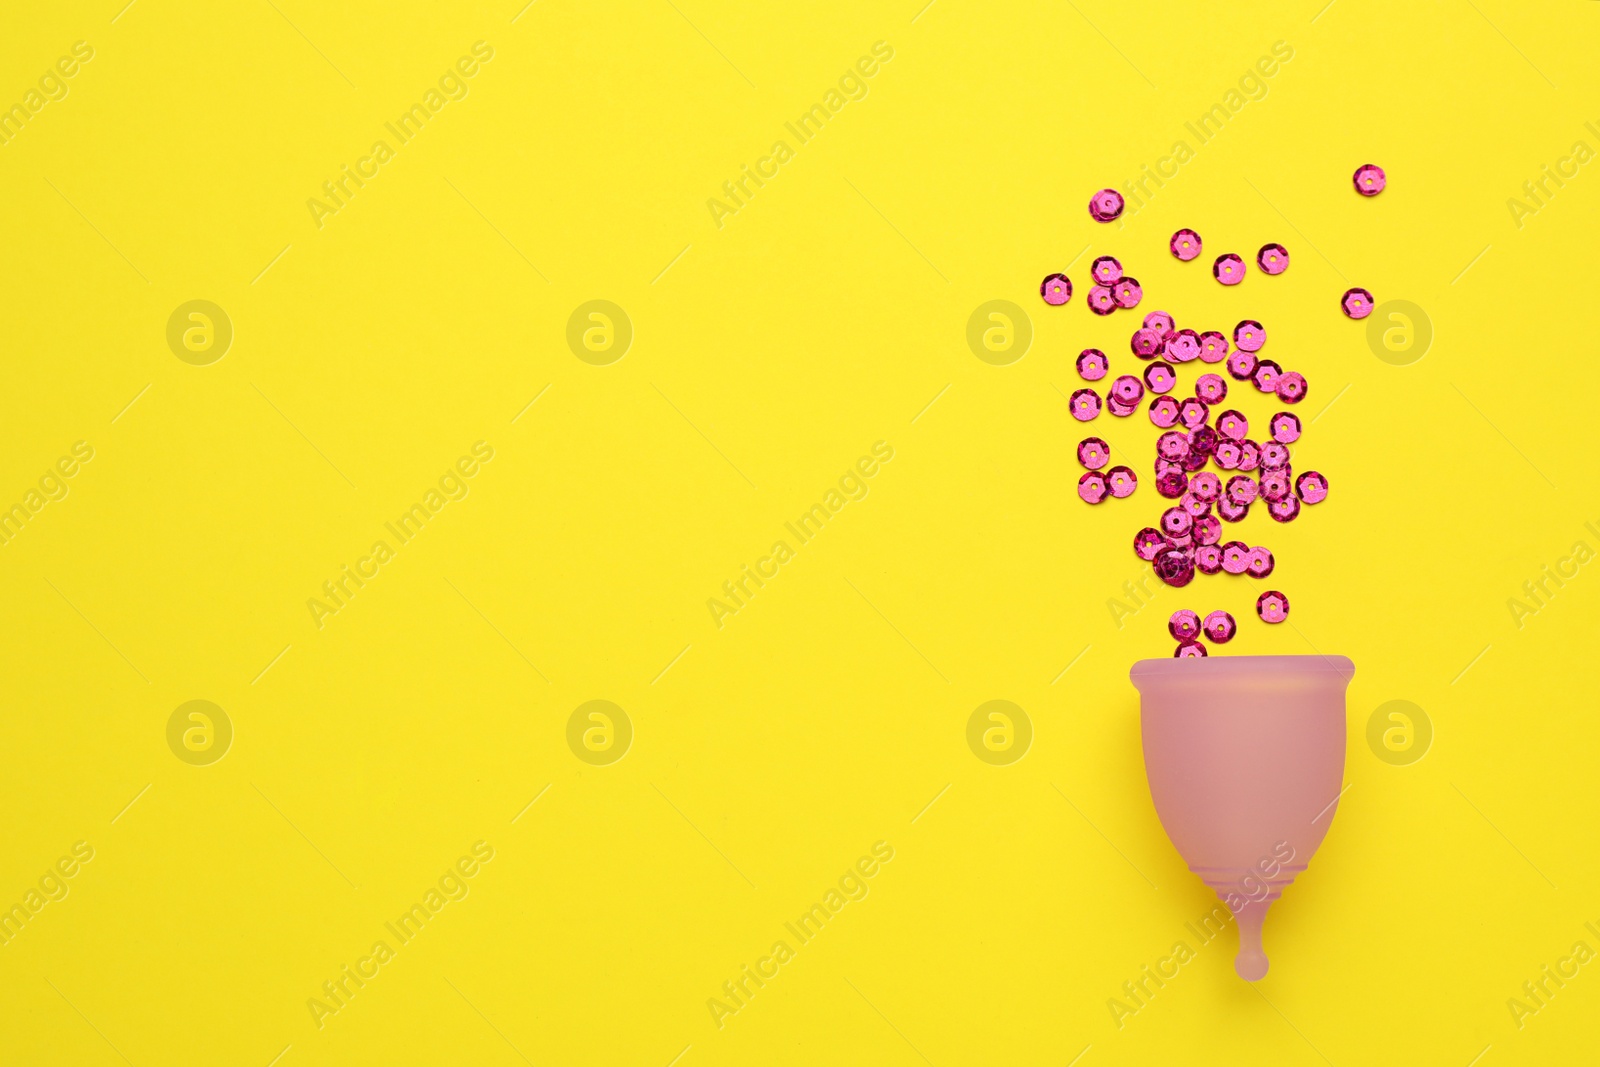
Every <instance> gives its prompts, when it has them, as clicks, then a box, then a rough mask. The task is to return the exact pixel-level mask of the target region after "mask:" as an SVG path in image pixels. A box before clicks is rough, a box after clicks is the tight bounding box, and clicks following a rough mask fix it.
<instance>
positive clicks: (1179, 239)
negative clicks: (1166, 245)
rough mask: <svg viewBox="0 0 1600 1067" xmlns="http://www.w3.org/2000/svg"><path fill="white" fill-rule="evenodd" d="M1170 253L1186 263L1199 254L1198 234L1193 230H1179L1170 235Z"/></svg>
mask: <svg viewBox="0 0 1600 1067" xmlns="http://www.w3.org/2000/svg"><path fill="white" fill-rule="evenodd" d="M1170 247H1171V249H1172V254H1173V255H1174V256H1176V257H1177V258H1178V259H1180V260H1182V261H1183V262H1185V263H1187V262H1189V261H1190V260H1191V259H1195V258H1197V257H1198V256H1199V255H1200V235H1199V234H1197V233H1195V232H1194V231H1193V230H1179V231H1178V232H1177V233H1175V234H1173V235H1172V242H1171V244H1170Z"/></svg>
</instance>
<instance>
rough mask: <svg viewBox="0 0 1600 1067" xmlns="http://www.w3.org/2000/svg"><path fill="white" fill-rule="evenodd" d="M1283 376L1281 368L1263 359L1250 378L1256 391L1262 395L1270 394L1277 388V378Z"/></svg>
mask: <svg viewBox="0 0 1600 1067" xmlns="http://www.w3.org/2000/svg"><path fill="white" fill-rule="evenodd" d="M1282 374H1283V368H1282V367H1280V366H1278V365H1277V364H1276V363H1274V362H1273V361H1272V360H1270V359H1263V360H1262V361H1261V362H1259V363H1257V364H1256V372H1255V373H1254V374H1252V375H1251V376H1250V378H1251V380H1252V381H1254V382H1255V383H1256V389H1257V390H1258V391H1260V392H1263V393H1271V392H1274V391H1276V390H1277V388H1278V378H1279V377H1280V376H1281V375H1282Z"/></svg>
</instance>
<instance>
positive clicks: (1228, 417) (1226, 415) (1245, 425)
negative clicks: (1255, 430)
mask: <svg viewBox="0 0 1600 1067" xmlns="http://www.w3.org/2000/svg"><path fill="white" fill-rule="evenodd" d="M1217 432H1218V433H1220V434H1221V435H1222V436H1224V437H1226V438H1228V440H1230V441H1243V440H1244V438H1245V435H1246V434H1248V433H1249V432H1250V420H1249V419H1247V418H1245V417H1244V413H1243V412H1241V411H1235V410H1234V409H1233V408H1229V409H1228V410H1227V411H1224V412H1223V413H1222V414H1221V415H1218V416H1217Z"/></svg>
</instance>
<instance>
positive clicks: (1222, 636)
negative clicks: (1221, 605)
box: [1200, 611, 1238, 645]
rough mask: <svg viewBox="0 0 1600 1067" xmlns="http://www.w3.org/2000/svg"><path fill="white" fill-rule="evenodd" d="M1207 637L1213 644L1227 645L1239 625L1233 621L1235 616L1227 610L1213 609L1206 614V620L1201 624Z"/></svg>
mask: <svg viewBox="0 0 1600 1067" xmlns="http://www.w3.org/2000/svg"><path fill="white" fill-rule="evenodd" d="M1200 628H1201V630H1203V631H1204V633H1205V635H1206V639H1207V640H1208V641H1210V642H1211V643H1212V644H1217V645H1225V644H1227V643H1228V642H1229V641H1232V640H1233V635H1234V632H1235V631H1236V630H1237V629H1238V626H1237V625H1236V624H1235V623H1234V621H1233V616H1232V615H1229V614H1228V613H1227V612H1226V611H1213V612H1212V613H1211V614H1210V615H1207V616H1206V619H1205V622H1203V623H1201V624H1200Z"/></svg>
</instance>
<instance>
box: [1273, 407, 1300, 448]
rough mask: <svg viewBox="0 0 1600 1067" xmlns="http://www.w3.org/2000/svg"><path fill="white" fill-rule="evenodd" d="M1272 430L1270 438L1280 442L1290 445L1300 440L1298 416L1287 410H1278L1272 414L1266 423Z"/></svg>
mask: <svg viewBox="0 0 1600 1067" xmlns="http://www.w3.org/2000/svg"><path fill="white" fill-rule="evenodd" d="M1267 425H1268V427H1270V428H1271V430H1272V439H1273V440H1274V441H1277V442H1278V443H1280V444H1285V445H1292V444H1294V443H1295V442H1296V441H1298V440H1300V417H1299V416H1298V415H1295V414H1293V413H1291V412H1288V411H1280V412H1278V413H1277V414H1276V415H1274V416H1272V419H1271V421H1269V422H1268V423H1267Z"/></svg>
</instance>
